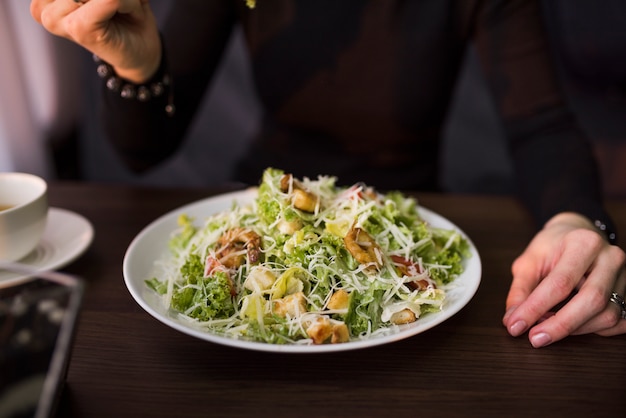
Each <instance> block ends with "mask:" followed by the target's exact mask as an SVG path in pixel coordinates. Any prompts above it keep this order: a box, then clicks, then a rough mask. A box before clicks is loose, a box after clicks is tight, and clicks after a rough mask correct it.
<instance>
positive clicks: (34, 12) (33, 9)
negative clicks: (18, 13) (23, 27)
mask: <svg viewBox="0 0 626 418" xmlns="http://www.w3.org/2000/svg"><path fill="white" fill-rule="evenodd" d="M54 1H55V0H31V2H30V14H31V16H32V17H33V19H35V21H36V22H37V23H39V24H41V13H42V12H43V9H44V8H45V7H46V6H47V5H48V4H50V3H53V2H54Z"/></svg>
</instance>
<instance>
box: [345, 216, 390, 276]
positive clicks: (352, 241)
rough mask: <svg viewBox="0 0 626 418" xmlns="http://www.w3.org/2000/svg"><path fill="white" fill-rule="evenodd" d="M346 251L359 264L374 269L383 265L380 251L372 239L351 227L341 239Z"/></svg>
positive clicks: (365, 233)
mask: <svg viewBox="0 0 626 418" xmlns="http://www.w3.org/2000/svg"><path fill="white" fill-rule="evenodd" d="M343 242H344V244H345V245H346V249H347V250H348V252H350V254H352V257H354V258H355V259H356V261H358V262H359V263H361V264H368V265H369V267H374V268H376V269H378V268H380V267H381V266H382V264H383V261H382V257H381V250H380V247H379V246H378V244H377V243H376V241H375V240H374V238H373V237H372V236H371V235H370V234H368V233H367V232H366V231H365V230H363V229H361V228H358V227H355V226H353V227H352V228H350V231H348V234H347V235H346V236H345V237H344V238H343Z"/></svg>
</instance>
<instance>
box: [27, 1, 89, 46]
mask: <svg viewBox="0 0 626 418" xmlns="http://www.w3.org/2000/svg"><path fill="white" fill-rule="evenodd" d="M79 7H80V4H79V3H76V2H74V1H73V0H34V1H33V2H32V3H31V9H30V10H31V15H32V16H33V18H34V19H35V20H36V21H37V22H39V23H40V24H41V25H42V26H43V27H44V28H45V29H46V30H47V31H48V32H50V33H52V34H54V35H57V36H61V37H64V38H69V37H70V36H69V35H68V32H67V31H66V30H65V25H66V22H65V19H66V18H67V16H69V15H70V14H71V13H73V12H75V11H76V10H78V8H79Z"/></svg>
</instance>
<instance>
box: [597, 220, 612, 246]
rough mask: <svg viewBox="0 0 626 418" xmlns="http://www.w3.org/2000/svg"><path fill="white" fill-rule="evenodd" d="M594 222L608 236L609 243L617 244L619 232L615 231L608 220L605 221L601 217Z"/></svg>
mask: <svg viewBox="0 0 626 418" xmlns="http://www.w3.org/2000/svg"><path fill="white" fill-rule="evenodd" d="M593 224H594V225H595V226H596V228H598V229H599V230H600V231H601V232H602V233H603V234H604V235H605V236H606V238H607V240H608V241H609V244H611V245H617V233H616V232H615V231H613V230H612V229H611V228H610V227H609V226H608V225H607V224H606V222H603V221H601V220H599V219H596V220H595V221H593Z"/></svg>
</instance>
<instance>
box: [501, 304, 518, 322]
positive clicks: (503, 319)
mask: <svg viewBox="0 0 626 418" xmlns="http://www.w3.org/2000/svg"><path fill="white" fill-rule="evenodd" d="M515 309H517V306H511V307H510V308H509V309H507V310H506V312H505V313H504V316H503V317H502V322H505V323H506V322H507V320H508V319H509V317H510V316H511V314H512V313H513V312H514V311H515Z"/></svg>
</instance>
